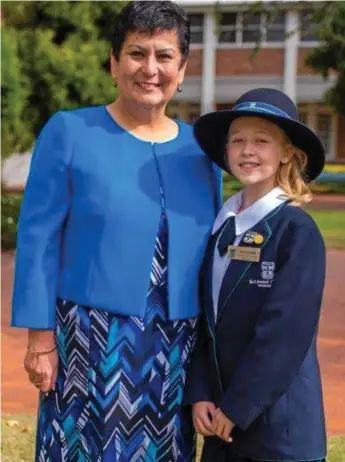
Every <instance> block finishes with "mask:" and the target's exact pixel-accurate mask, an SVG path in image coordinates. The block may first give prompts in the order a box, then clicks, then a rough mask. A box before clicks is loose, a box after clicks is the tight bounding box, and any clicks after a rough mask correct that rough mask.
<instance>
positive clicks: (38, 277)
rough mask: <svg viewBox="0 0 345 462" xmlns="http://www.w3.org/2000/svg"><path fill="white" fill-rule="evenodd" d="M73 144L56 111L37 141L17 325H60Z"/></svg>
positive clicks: (19, 268)
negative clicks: (57, 313)
mask: <svg viewBox="0 0 345 462" xmlns="http://www.w3.org/2000/svg"><path fill="white" fill-rule="evenodd" d="M70 156H71V147H70V144H69V141H68V137H67V134H66V130H65V126H64V115H63V113H59V112H58V113H56V114H55V115H54V116H53V117H51V119H50V120H49V121H48V123H47V124H46V125H45V127H44V128H43V130H42V132H41V134H40V136H39V137H38V140H37V142H36V145H35V149H34V153H33V156H32V161H31V166H30V172H29V176H28V181H27V184H26V188H25V193H24V198H23V202H22V206H21V211H20V218H19V225H18V237H17V253H16V265H15V277H14V289H13V301H12V326H14V327H27V328H32V329H54V328H55V305H56V296H57V283H58V277H59V266H60V261H59V259H60V241H61V233H62V227H63V222H64V220H65V217H66V215H67V212H68V209H69V204H70V187H69V180H68V164H69V161H70Z"/></svg>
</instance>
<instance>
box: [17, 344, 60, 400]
mask: <svg viewBox="0 0 345 462" xmlns="http://www.w3.org/2000/svg"><path fill="white" fill-rule="evenodd" d="M58 364H59V357H58V353H57V351H56V349H55V350H54V351H52V352H51V353H47V354H44V355H40V356H37V355H36V354H35V353H30V352H29V351H27V353H26V356H25V360H24V367H25V370H26V372H27V373H28V375H29V380H30V382H31V383H33V384H34V385H35V387H36V388H38V389H39V390H40V391H42V392H48V391H50V390H55V384H56V379H57V371H58Z"/></svg>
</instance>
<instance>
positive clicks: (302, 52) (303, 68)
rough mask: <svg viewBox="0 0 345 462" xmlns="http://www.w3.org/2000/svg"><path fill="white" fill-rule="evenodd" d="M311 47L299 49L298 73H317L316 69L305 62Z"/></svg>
mask: <svg viewBox="0 0 345 462" xmlns="http://www.w3.org/2000/svg"><path fill="white" fill-rule="evenodd" d="M310 51H311V48H300V49H299V50H298V60H297V75H311V74H315V71H314V70H313V69H312V68H310V67H308V66H307V65H306V64H305V62H304V61H305V58H306V57H307V55H308V54H309V53H310Z"/></svg>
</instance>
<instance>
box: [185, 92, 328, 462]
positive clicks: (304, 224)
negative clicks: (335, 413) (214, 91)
mask: <svg viewBox="0 0 345 462" xmlns="http://www.w3.org/2000/svg"><path fill="white" fill-rule="evenodd" d="M195 130H196V136H197V139H198V140H199V142H200V145H201V146H202V147H203V149H204V150H205V152H207V153H208V154H209V155H210V157H211V158H212V159H213V161H215V162H216V163H217V164H218V165H219V166H220V167H221V168H222V169H223V170H225V171H227V172H228V173H229V172H231V174H232V175H234V176H235V177H236V178H237V179H238V181H239V182H240V183H241V184H242V186H243V189H242V190H241V191H240V192H239V193H237V194H235V195H234V196H232V197H231V198H230V199H228V200H227V201H226V202H225V204H224V205H223V207H222V209H221V211H220V212H219V214H218V216H217V219H216V221H215V224H214V228H213V236H212V238H211V240H210V243H209V247H208V250H207V254H206V258H205V262H204V269H205V271H204V272H203V282H204V302H205V303H204V308H205V318H206V320H207V322H206V326H205V330H201V335H200V343H198V348H197V349H196V351H195V356H194V357H193V359H192V363H191V370H190V375H189V376H188V380H187V385H186V390H185V402H186V403H190V404H191V403H193V419H194V424H195V428H196V430H197V431H198V432H199V433H201V434H203V435H204V436H206V440H205V445H204V449H203V454H202V461H203V462H214V461H217V462H260V461H261V462H269V461H272V462H279V461H291V462H293V461H296V462H302V461H307V460H308V461H310V462H322V461H323V462H324V457H325V456H326V433H325V422H324V411H323V403H322V389H321V379H320V372H319V365H318V359H317V352H316V337H317V330H318V323H319V317H320V308H321V301H322V293H323V288H324V281H325V247H324V242H323V239H322V236H321V234H320V232H319V230H318V228H317V226H316V224H315V222H314V221H313V220H312V218H311V217H310V216H309V215H308V213H306V212H305V211H304V210H302V209H301V208H300V207H299V205H302V204H304V203H306V202H309V201H310V199H311V194H310V190H309V188H308V185H307V183H308V182H310V181H312V180H313V179H315V178H316V177H317V176H318V175H319V174H320V173H321V171H322V169H323V166H324V162H325V152H324V148H323V146H322V143H321V141H320V140H319V138H318V137H317V136H316V135H315V134H314V133H313V132H312V131H311V130H310V129H309V128H308V127H307V126H305V125H303V124H302V123H300V122H299V121H298V118H297V109H296V106H295V105H294V103H293V102H292V101H291V100H290V98H288V96H286V95H285V94H284V93H282V92H280V91H278V90H275V89H269V88H264V89H262V88H259V89H255V90H251V91H249V92H247V93H245V94H244V95H242V96H241V97H240V98H239V100H238V101H237V102H236V103H235V106H234V108H233V109H232V110H230V111H222V112H214V113H211V114H207V115H205V116H203V117H201V118H200V119H199V120H198V121H197V122H196V125H195ZM208 133H212V137H210V136H208V135H207V134H208ZM225 146H226V148H225ZM224 150H225V155H224ZM205 370H208V374H207V376H206V374H205Z"/></svg>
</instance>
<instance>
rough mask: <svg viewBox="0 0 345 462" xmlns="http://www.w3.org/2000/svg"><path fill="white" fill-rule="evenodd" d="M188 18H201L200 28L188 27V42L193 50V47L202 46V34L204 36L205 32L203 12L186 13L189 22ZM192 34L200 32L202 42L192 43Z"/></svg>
mask: <svg viewBox="0 0 345 462" xmlns="http://www.w3.org/2000/svg"><path fill="white" fill-rule="evenodd" d="M190 16H201V18H202V22H201V25H200V26H192V25H191V26H190V36H191V41H190V46H191V47H192V48H193V47H196V48H198V47H201V46H203V44H204V34H205V30H204V24H205V13H203V12H195V13H194V12H193V13H192V12H191V13H188V12H187V17H188V19H189V20H190ZM193 32H196V33H198V32H201V35H202V40H201V42H192V34H193Z"/></svg>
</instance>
